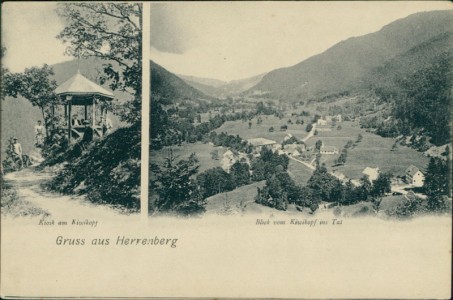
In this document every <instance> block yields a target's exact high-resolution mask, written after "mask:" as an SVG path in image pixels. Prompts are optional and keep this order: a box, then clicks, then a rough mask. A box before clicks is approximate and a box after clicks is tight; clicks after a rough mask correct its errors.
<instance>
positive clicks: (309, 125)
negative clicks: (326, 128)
mask: <svg viewBox="0 0 453 300" xmlns="http://www.w3.org/2000/svg"><path fill="white" fill-rule="evenodd" d="M312 129H313V124H311V123H309V124H307V127H306V128H305V131H306V132H310V131H311V130H312Z"/></svg>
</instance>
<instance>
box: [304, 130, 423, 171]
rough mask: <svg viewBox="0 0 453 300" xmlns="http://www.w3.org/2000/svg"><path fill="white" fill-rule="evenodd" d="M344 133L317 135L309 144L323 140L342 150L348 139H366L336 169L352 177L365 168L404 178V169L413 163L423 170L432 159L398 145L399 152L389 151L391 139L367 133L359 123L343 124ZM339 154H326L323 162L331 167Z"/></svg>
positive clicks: (349, 152) (321, 133) (342, 131)
mask: <svg viewBox="0 0 453 300" xmlns="http://www.w3.org/2000/svg"><path fill="white" fill-rule="evenodd" d="M341 126H342V128H343V129H342V130H332V131H331V132H319V134H318V136H315V137H313V138H312V139H310V140H309V142H308V144H310V145H311V144H314V143H315V142H316V141H317V140H318V139H320V140H322V141H324V143H325V144H327V145H329V146H336V147H337V148H338V150H339V151H341V149H342V148H343V146H344V145H345V144H346V143H347V141H348V140H353V141H355V140H356V139H357V135H358V134H359V133H361V134H362V136H363V140H362V141H361V142H360V143H359V144H358V145H357V146H356V147H355V148H354V149H349V150H348V157H347V160H346V164H345V165H344V166H340V167H335V168H333V169H335V170H338V171H340V172H342V173H343V174H345V175H346V176H347V177H350V178H360V177H361V176H362V174H361V173H362V171H363V169H364V168H365V167H367V166H370V167H379V168H380V170H381V171H382V172H388V171H390V172H392V173H393V174H394V175H402V174H403V173H404V170H405V169H406V168H407V167H409V166H410V165H411V164H413V165H415V166H418V167H419V168H421V169H422V170H423V169H424V168H425V167H426V166H427V164H428V161H429V159H428V158H427V157H426V156H424V155H423V153H420V152H417V151H416V150H414V149H411V148H408V147H403V146H399V147H398V148H397V150H396V151H390V149H391V148H392V145H393V143H394V142H395V140H394V139H392V138H383V137H380V136H378V135H375V134H372V133H368V132H366V131H365V130H363V129H360V128H359V127H358V125H357V123H354V122H343V123H342V124H341ZM337 157H338V155H324V156H323V157H322V161H325V162H326V165H327V167H328V168H330V169H332V168H331V165H332V164H333V160H334V159H336V158H337Z"/></svg>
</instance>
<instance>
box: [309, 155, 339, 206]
mask: <svg viewBox="0 0 453 300" xmlns="http://www.w3.org/2000/svg"><path fill="white" fill-rule="evenodd" d="M307 186H308V187H309V188H311V189H312V190H313V191H314V192H315V193H317V195H318V196H319V198H320V199H321V200H324V201H330V202H338V201H339V199H340V198H341V197H342V195H341V194H340V191H339V189H341V182H340V181H339V180H338V179H337V178H335V177H334V176H332V175H330V174H329V173H328V172H327V168H326V166H325V164H322V165H321V166H319V165H318V166H317V167H316V169H315V171H314V172H313V174H312V176H311V177H310V179H309V180H308V182H307Z"/></svg>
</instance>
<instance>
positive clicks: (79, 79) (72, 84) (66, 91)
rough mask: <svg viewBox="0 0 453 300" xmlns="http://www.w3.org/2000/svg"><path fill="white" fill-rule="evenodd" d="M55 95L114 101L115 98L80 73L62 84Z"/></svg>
mask: <svg viewBox="0 0 453 300" xmlns="http://www.w3.org/2000/svg"><path fill="white" fill-rule="evenodd" d="M55 94H57V95H59V96H64V95H68V96H69V95H72V96H91V95H97V96H102V97H106V98H109V99H113V98H114V97H115V96H114V95H113V93H112V92H110V91H108V90H106V89H105V88H103V87H102V86H100V85H98V84H96V83H94V82H93V81H91V80H89V79H88V78H86V77H85V76H83V75H82V74H80V72H79V71H77V74H75V75H74V76H72V77H71V78H69V79H68V80H66V81H65V82H63V83H62V84H60V85H59V86H58V87H57V88H56V89H55Z"/></svg>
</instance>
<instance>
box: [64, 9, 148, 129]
mask: <svg viewBox="0 0 453 300" xmlns="http://www.w3.org/2000/svg"><path fill="white" fill-rule="evenodd" d="M57 12H58V14H59V15H60V16H61V17H63V18H65V19H66V22H67V25H66V27H65V28H64V29H63V30H62V31H61V32H60V34H59V35H58V36H57V37H58V38H59V39H61V40H62V41H63V42H64V43H68V44H69V45H68V47H67V49H66V53H67V54H69V55H72V56H74V57H90V56H92V57H99V58H100V59H102V60H105V61H106V64H105V65H104V74H105V77H103V78H102V80H101V84H102V83H104V82H105V81H106V80H108V79H109V80H110V81H111V83H110V88H111V89H112V90H121V91H124V92H127V93H129V94H131V95H132V96H133V99H132V100H130V101H129V102H127V103H126V104H125V105H124V106H121V107H120V108H119V109H120V111H119V112H120V116H121V118H122V119H123V120H125V121H127V122H130V123H135V122H140V116H141V82H142V80H141V75H142V74H141V73H142V57H141V55H142V4H139V3H114V2H112V3H88V2H71V3H62V4H59V7H58V9H57Z"/></svg>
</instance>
